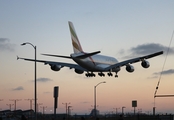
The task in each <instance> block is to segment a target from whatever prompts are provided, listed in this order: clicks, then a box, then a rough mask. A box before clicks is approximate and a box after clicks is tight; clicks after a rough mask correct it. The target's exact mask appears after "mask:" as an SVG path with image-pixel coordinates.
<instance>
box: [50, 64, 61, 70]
mask: <svg viewBox="0 0 174 120" xmlns="http://www.w3.org/2000/svg"><path fill="white" fill-rule="evenodd" d="M50 66H51V70H53V71H59V70H60V69H61V68H62V66H61V65H50Z"/></svg>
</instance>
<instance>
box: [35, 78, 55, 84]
mask: <svg viewBox="0 0 174 120" xmlns="http://www.w3.org/2000/svg"><path fill="white" fill-rule="evenodd" d="M37 81H38V82H44V83H45V82H50V81H53V80H51V79H50V78H38V79H37Z"/></svg>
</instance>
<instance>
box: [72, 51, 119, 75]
mask: <svg viewBox="0 0 174 120" xmlns="http://www.w3.org/2000/svg"><path fill="white" fill-rule="evenodd" d="M71 56H72V58H73V60H74V61H75V62H76V63H77V64H79V65H80V66H82V67H83V68H85V69H87V70H89V71H92V72H106V71H105V68H107V67H109V66H111V65H114V64H116V63H118V60H117V59H115V58H114V57H109V56H104V55H93V56H91V57H87V58H84V59H79V58H76V57H73V56H74V54H71ZM115 72H116V71H115Z"/></svg>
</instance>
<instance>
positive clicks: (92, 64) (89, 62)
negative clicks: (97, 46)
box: [17, 21, 163, 77]
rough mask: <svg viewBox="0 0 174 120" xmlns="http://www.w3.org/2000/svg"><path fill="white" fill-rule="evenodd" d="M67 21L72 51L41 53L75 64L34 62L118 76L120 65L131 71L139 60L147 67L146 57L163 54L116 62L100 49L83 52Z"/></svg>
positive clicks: (90, 75) (101, 74)
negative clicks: (67, 52) (68, 54)
mask: <svg viewBox="0 0 174 120" xmlns="http://www.w3.org/2000/svg"><path fill="white" fill-rule="evenodd" d="M68 23H69V29H70V34H71V39H72V46H73V50H74V53H72V54H70V56H62V55H53V54H42V55H45V56H52V57H61V58H66V59H72V60H74V61H75V62H76V63H77V64H72V63H64V62H54V61H46V60H36V62H41V63H44V64H45V65H47V64H48V65H50V68H51V70H53V71H59V70H60V69H61V68H63V67H69V68H70V69H74V71H75V72H76V73H77V74H83V73H84V72H86V74H85V75H86V77H95V76H96V75H95V73H98V75H99V76H101V77H104V76H105V74H104V73H107V75H108V76H113V73H115V77H118V75H117V73H118V72H119V71H120V70H121V67H123V66H125V67H126V70H127V72H130V73H132V72H133V71H134V67H133V66H132V65H131V64H133V63H136V62H141V66H142V67H143V68H148V67H149V66H150V63H149V62H148V61H147V59H149V58H152V57H155V56H158V55H161V54H163V51H159V52H156V53H153V54H149V55H146V56H141V57H137V58H133V59H129V60H125V61H122V62H118V60H117V59H116V58H114V57H110V56H105V55H100V54H99V53H100V51H96V52H91V53H88V52H84V51H83V49H82V46H81V44H80V41H79V39H78V37H77V34H76V31H75V28H74V26H73V23H72V22H70V21H69V22H68ZM17 59H23V60H26V61H35V60H34V59H28V58H21V57H17Z"/></svg>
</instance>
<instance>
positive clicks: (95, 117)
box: [94, 81, 106, 119]
mask: <svg viewBox="0 0 174 120" xmlns="http://www.w3.org/2000/svg"><path fill="white" fill-rule="evenodd" d="M101 83H106V82H105V81H103V82H100V83H98V84H97V85H96V86H94V116H95V119H96V88H97V86H98V85H99V84H101Z"/></svg>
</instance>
